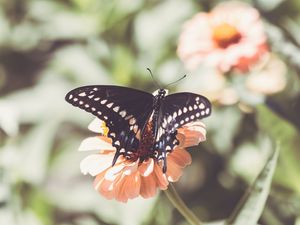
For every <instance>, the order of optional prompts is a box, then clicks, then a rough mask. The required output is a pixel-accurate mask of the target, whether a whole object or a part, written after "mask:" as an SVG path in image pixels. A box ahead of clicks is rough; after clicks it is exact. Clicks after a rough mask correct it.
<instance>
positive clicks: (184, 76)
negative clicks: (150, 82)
mask: <svg viewBox="0 0 300 225" xmlns="http://www.w3.org/2000/svg"><path fill="white" fill-rule="evenodd" d="M184 78H186V74H185V75H183V76H182V77H181V78H179V79H178V80H176V81H174V82H172V83H170V84H167V86H165V87H164V88H167V87H169V86H170V85H173V84H175V83H177V82H179V81H181V80H182V79H184Z"/></svg>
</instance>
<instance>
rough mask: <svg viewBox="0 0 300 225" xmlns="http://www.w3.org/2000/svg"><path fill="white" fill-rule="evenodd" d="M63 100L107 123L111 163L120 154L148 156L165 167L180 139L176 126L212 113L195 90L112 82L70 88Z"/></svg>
mask: <svg viewBox="0 0 300 225" xmlns="http://www.w3.org/2000/svg"><path fill="white" fill-rule="evenodd" d="M65 99H66V101H67V102H68V103H70V104H72V105H73V106H76V107H79V108H81V109H83V110H85V111H87V112H89V113H92V114H93V115H95V116H96V117H98V118H99V119H100V120H102V121H104V122H105V123H106V126H107V127H108V128H109V131H108V137H110V138H111V139H112V145H113V146H114V147H115V148H116V153H115V156H114V158H113V161H112V166H113V165H114V164H115V163H116V161H117V159H118V157H119V156H120V155H123V156H124V157H126V158H127V159H129V160H137V159H139V160H140V162H141V161H144V160H147V159H148V158H150V157H151V158H154V159H155V160H156V161H160V160H162V161H163V168H162V170H163V172H164V173H165V172H166V171H167V153H169V152H171V151H172V150H173V149H174V148H175V147H176V146H177V145H179V141H178V139H177V138H176V134H177V128H179V127H182V126H183V125H185V124H187V123H190V122H193V121H196V120H199V119H202V118H204V117H207V116H209V115H210V114H211V103H210V102H209V100H208V99H207V98H206V97H204V96H202V95H198V94H194V93H189V92H181V93H175V94H171V95H167V90H166V89H162V88H160V89H158V90H157V91H156V92H155V94H150V93H147V92H144V91H140V90H136V89H132V88H127V87H121V86H112V85H91V86H83V87H79V88H76V89H74V90H72V91H70V92H69V93H68V94H67V95H66V97H65Z"/></svg>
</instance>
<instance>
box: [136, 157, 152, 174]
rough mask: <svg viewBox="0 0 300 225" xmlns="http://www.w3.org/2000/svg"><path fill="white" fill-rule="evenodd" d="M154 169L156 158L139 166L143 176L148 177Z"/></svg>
mask: <svg viewBox="0 0 300 225" xmlns="http://www.w3.org/2000/svg"><path fill="white" fill-rule="evenodd" d="M153 169H154V160H153V159H151V158H150V159H148V160H147V161H144V162H142V164H141V165H140V166H139V172H140V173H141V175H142V176H144V177H147V176H149V175H150V174H151V173H152V172H153Z"/></svg>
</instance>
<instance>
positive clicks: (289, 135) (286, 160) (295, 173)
mask: <svg viewBox="0 0 300 225" xmlns="http://www.w3.org/2000/svg"><path fill="white" fill-rule="evenodd" d="M257 124H259V126H260V128H261V130H264V131H265V132H266V133H267V134H268V135H269V136H270V137H271V138H272V139H273V142H274V143H275V142H279V143H280V145H281V152H282V154H281V155H280V161H279V163H278V169H277V170H276V173H275V175H274V181H275V182H276V183H279V184H280V185H281V186H284V187H285V188H288V189H292V190H294V191H296V192H298V193H300V173H299V171H300V164H299V160H300V155H299V151H298V149H299V145H300V136H299V133H298V132H297V130H296V128H295V127H294V126H293V125H292V124H290V123H289V122H288V121H286V120H285V119H283V118H280V117H279V116H278V115H276V114H274V113H273V112H272V111H271V110H269V109H268V108H267V107H265V106H260V107H258V122H257Z"/></svg>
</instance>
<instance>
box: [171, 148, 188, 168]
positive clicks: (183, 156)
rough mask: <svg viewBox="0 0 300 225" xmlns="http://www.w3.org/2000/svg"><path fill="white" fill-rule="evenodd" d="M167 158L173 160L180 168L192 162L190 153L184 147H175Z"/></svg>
mask: <svg viewBox="0 0 300 225" xmlns="http://www.w3.org/2000/svg"><path fill="white" fill-rule="evenodd" d="M168 160H171V161H173V162H174V163H176V164H177V165H178V166H179V167H182V168H183V167H186V166H187V165H189V164H191V163H192V157H191V155H190V153H189V152H188V151H187V150H185V149H184V148H176V149H175V150H174V151H173V152H172V153H170V154H169V155H168Z"/></svg>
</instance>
